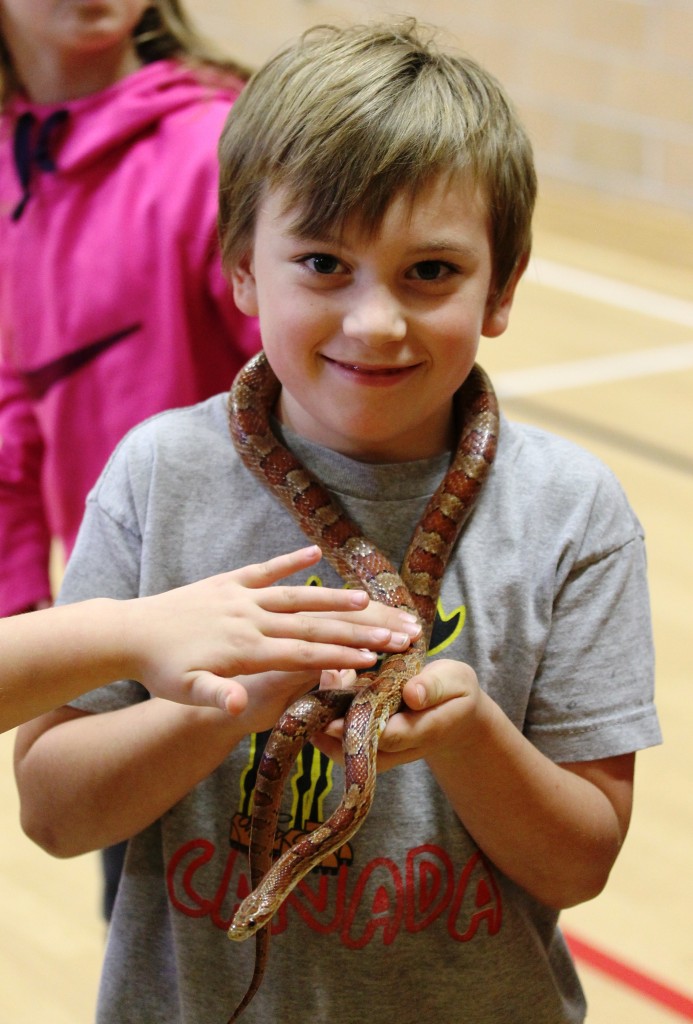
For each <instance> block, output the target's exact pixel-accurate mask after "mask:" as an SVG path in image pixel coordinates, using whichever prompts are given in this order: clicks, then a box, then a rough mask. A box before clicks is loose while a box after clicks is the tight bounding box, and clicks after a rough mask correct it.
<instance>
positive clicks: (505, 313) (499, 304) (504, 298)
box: [481, 252, 529, 338]
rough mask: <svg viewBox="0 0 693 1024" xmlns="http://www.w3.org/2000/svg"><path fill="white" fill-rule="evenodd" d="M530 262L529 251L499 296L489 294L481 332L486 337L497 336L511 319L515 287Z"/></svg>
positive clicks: (521, 259)
mask: <svg viewBox="0 0 693 1024" xmlns="http://www.w3.org/2000/svg"><path fill="white" fill-rule="evenodd" d="M528 263H529V253H528V252H526V253H524V254H523V256H522V257H521V258H520V260H519V262H518V264H517V266H516V267H515V269H514V270H513V272H512V276H511V278H510V280H509V281H508V283H507V285H506V286H505V289H504V291H503V293H502V295H500V296H499V297H496V296H493V295H491V296H489V301H488V305H487V307H486V313H485V315H484V323H483V326H482V328H481V333H482V334H483V336H484V337H485V338H497V337H498V335H499V334H502V333H503V331H504V330H505V329H506V327H507V326H508V321H509V319H510V310H511V309H512V305H513V299H514V298H515V289H516V288H517V286H518V284H519V283H520V278H521V277H522V275H523V274H524V272H525V270H526V269H527V264H528Z"/></svg>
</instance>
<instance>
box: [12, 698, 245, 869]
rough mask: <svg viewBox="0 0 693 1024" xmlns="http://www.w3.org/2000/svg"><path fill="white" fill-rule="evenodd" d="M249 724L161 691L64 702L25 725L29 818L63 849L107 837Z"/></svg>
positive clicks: (141, 819)
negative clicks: (86, 706) (115, 701)
mask: <svg viewBox="0 0 693 1024" xmlns="http://www.w3.org/2000/svg"><path fill="white" fill-rule="evenodd" d="M242 732H243V730H242V728H241V727H240V725H239V723H238V721H237V720H236V719H234V718H232V717H231V716H228V715H226V714H225V713H224V712H222V711H217V710H215V709H212V708H191V707H186V706H183V705H178V704H173V703H171V702H169V701H166V700H163V699H158V698H153V699H151V700H146V701H142V702H141V703H140V704H136V705H132V706H130V707H127V708H124V709H122V710H119V711H113V712H107V713H104V714H100V715H85V714H83V713H80V712H78V711H75V710H73V709H70V708H63V709H60V710H59V711H56V712H53V713H51V714H49V715H46V716H44V718H43V719H38V720H37V721H36V722H31V723H30V724H29V725H27V726H24V727H23V728H22V729H20V730H19V733H18V737H17V744H16V750H15V773H16V778H17V785H18V789H19V794H20V798H21V819H22V826H23V828H24V830H25V831H26V833H27V835H28V836H29V837H30V838H31V839H33V840H34V841H35V842H37V843H38V844H39V845H40V846H42V847H43V848H44V849H46V850H47V851H48V852H49V853H52V854H53V855H55V856H58V857H71V856H76V855H77V854H81V853H85V852H88V851H90V850H95V849H100V848H102V847H105V846H110V845H111V844H113V843H115V842H119V841H120V840H122V839H126V838H128V837H129V836H131V835H133V834H135V833H136V832H139V831H141V830H142V829H143V828H146V827H147V826H148V825H150V824H151V823H152V822H153V821H155V820H156V819H157V818H159V817H160V816H161V815H162V814H163V813H164V812H165V811H167V810H168V809H169V808H170V807H172V806H173V805H174V804H175V803H176V802H177V801H178V800H180V799H181V798H182V797H183V796H185V795H186V794H187V793H188V792H189V791H190V790H191V789H192V788H193V787H194V786H195V785H196V784H197V783H198V782H199V781H200V780H201V779H203V778H205V777H206V776H207V775H208V774H209V773H210V772H211V771H213V770H214V769H215V768H216V767H217V766H218V765H219V764H220V763H221V761H222V760H223V758H224V757H225V756H226V754H227V753H228V751H229V750H230V749H231V748H232V747H233V746H234V745H235V744H236V743H237V742H238V740H239V738H240V736H241V735H242Z"/></svg>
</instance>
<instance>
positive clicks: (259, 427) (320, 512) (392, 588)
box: [228, 353, 499, 1024]
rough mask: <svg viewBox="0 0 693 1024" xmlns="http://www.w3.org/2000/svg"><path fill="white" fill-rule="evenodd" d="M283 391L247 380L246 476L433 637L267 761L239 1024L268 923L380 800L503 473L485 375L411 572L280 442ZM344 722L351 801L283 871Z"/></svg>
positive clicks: (312, 708)
mask: <svg viewBox="0 0 693 1024" xmlns="http://www.w3.org/2000/svg"><path fill="white" fill-rule="evenodd" d="M279 391H280V384H279V382H278V381H277V379H276V377H275V376H274V373H273V372H272V370H271V368H270V366H269V364H268V363H267V360H266V358H265V356H264V354H262V353H260V354H259V355H257V356H255V357H254V358H253V359H252V360H251V361H250V362H249V363H248V364H247V365H246V366H245V367H244V368H243V369H242V370H241V372H240V373H239V374H238V376H237V378H236V380H235V382H234V384H233V387H232V389H231V392H230V395H229V402H228V414H229V427H230V430H231V436H232V439H233V442H234V445H235V447H236V449H237V451H238V453H239V455H240V457H241V459H242V461H243V462H244V463H245V464H246V466H247V467H248V468H249V469H250V470H251V472H253V473H254V474H255V476H256V477H257V478H258V479H259V480H260V481H261V482H262V483H263V485H264V486H265V487H267V488H269V490H270V491H271V492H272V493H273V495H274V496H275V497H276V498H277V499H278V500H279V502H280V503H281V504H282V505H283V506H284V507H285V508H286V509H287V510H288V511H289V513H290V514H291V516H292V517H293V518H294V519H295V520H296V521H297V522H298V524H299V526H300V527H301V529H302V530H303V532H304V533H305V535H306V536H307V537H308V539H309V540H310V541H312V542H313V543H316V544H319V545H320V547H321V548H322V550H323V553H324V556H325V558H326V559H327V560H328V561H329V562H330V564H331V565H332V566H333V568H334V569H335V570H336V571H337V572H338V573H339V575H340V576H341V577H342V579H343V580H344V582H345V583H347V584H349V585H353V586H358V587H361V588H363V589H365V590H366V591H367V592H368V594H369V595H370V597H371V599H372V600H374V601H380V602H382V603H384V604H388V605H394V606H397V607H401V608H405V609H407V610H408V611H412V612H414V613H415V614H416V615H417V616H418V617H419V619H420V621H421V624H422V627H423V628H422V633H421V635H420V636H419V638H418V639H417V640H416V641H415V642H414V643H412V645H411V646H410V647H409V649H408V650H407V651H406V652H404V653H402V654H391V655H389V656H388V657H386V658H385V660H384V661H383V662H382V664H381V665H380V667H379V668H376V669H374V670H372V671H370V672H366V673H363V674H361V676H360V677H359V686H358V687H357V688H355V689H353V690H322V691H312V692H310V693H308V694H306V695H305V696H304V697H302V698H300V699H299V700H298V701H296V702H295V703H294V704H292V705H291V707H289V708H288V709H287V711H286V712H285V713H284V714H283V715H282V717H281V718H280V720H279V722H278V723H277V724H276V725H275V727H274V729H273V731H272V733H271V735H270V738H269V740H268V742H267V746H266V747H265V751H264V753H263V755H262V760H261V762H260V766H259V769H258V773H257V780H256V784H255V791H254V796H253V819H252V828H251V841H250V874H251V885H252V891H251V892H250V894H249V895H248V896H247V897H246V899H245V900H244V901H243V902H242V903H241V905H240V907H239V908H238V910H237V911H236V914H235V916H234V918H233V921H232V923H231V927H230V928H229V932H228V934H229V938H231V939H234V940H236V941H242V940H244V939H246V938H249V937H250V936H251V935H253V934H255V935H256V955H255V969H254V973H253V978H252V980H251V983H250V986H249V988H248V990H247V992H246V994H245V996H244V997H243V999H242V1001H241V1002H240V1004H239V1005H238V1007H237V1008H236V1010H235V1011H234V1013H233V1015H232V1016H231V1018H230V1019H229V1024H232V1022H234V1021H236V1020H237V1019H238V1017H239V1016H240V1015H241V1013H242V1012H243V1011H244V1009H245V1008H246V1007H247V1005H248V1004H249V1002H250V1001H251V999H252V998H253V996H254V994H255V993H256V992H257V990H258V988H259V987H260V984H261V982H262V978H263V975H264V970H265V966H266V962H267V957H268V946H269V934H270V932H269V922H270V920H271V918H272V916H273V915H274V913H275V912H276V910H277V909H278V908H279V906H280V905H281V904H282V902H283V901H284V899H285V898H286V896H287V895H288V894H289V892H290V891H291V890H292V889H293V888H294V886H295V885H297V884H298V882H299V881H300V880H301V879H302V878H303V877H304V876H305V875H306V874H307V873H308V872H309V871H310V870H312V868H313V867H315V866H316V865H317V864H319V863H320V862H321V861H322V860H324V858H325V857H327V856H328V855H329V854H331V853H333V852H334V851H336V850H338V849H339V848H340V847H341V846H342V845H343V844H344V843H346V842H347V841H348V840H349V839H350V838H351V837H352V836H353V835H354V834H355V833H356V832H357V831H358V829H359V827H360V826H361V824H362V822H363V820H364V818H365V817H366V815H367V814H368V811H369V810H370V807H371V804H372V800H373V795H374V791H375V780H376V769H375V759H376V755H377V749H378V740H379V737H380V735H381V733H382V731H383V729H384V728H385V726H386V725H387V722H388V721H389V719H390V717H391V715H393V714H394V713H395V712H396V711H397V710H398V709H399V707H400V705H401V699H402V698H401V695H402V688H403V686H404V683H405V682H406V681H407V679H410V678H411V677H412V676H414V675H416V674H417V673H418V672H420V671H421V669H422V668H423V665H424V662H425V658H426V651H427V648H428V643H429V639H430V635H431V630H432V628H433V622H434V619H435V614H436V607H437V601H438V594H439V590H440V585H441V581H442V576H443V572H444V570H445V565H446V563H447V560H448V558H449V556H450V553H451V551H452V548H453V546H454V544H455V542H456V540H457V538H458V536H459V533H460V530H461V529H462V526H463V524H464V522H465V521H466V519H467V517H468V516H469V513H470V512H471V509H472V507H473V505H474V503H475V501H476V498H477V496H478V493H479V491H480V489H481V486H482V484H483V482H484V480H485V478H486V475H487V473H488V471H489V469H490V466H491V464H492V462H493V459H494V456H495V452H496V444H497V439H498V429H499V420H498V406H497V402H496V396H495V393H494V391H493V387H492V385H491V382H490V381H489V379H488V377H487V376H486V374H485V373H484V371H483V370H482V369H481V367H479V366H477V365H475V366H474V367H473V369H472V371H471V372H470V374H469V376H468V377H467V379H466V381H465V382H464V384H463V385H462V387H461V388H460V390H459V391H458V392H457V395H456V396H455V410H456V413H457V416H458V423H459V424H460V425H461V426H460V432H459V441H458V447H457V450H456V451H455V453H454V456H453V459H452V462H451V464H450V467H449V469H448V472H447V473H446V475H445V477H444V479H443V480H442V482H441V483H440V485H439V487H438V488H437V490H436V492H435V494H434V495H433V496H432V497H431V499H430V501H429V503H428V505H427V507H426V510H425V512H424V514H423V516H422V518H421V520H420V522H419V524H418V525H417V527H416V529H415V531H414V534H413V537H412V539H411V541H410V544H409V547H408V548H407V551H406V554H405V556H404V560H403V563H402V568H401V571H400V573H397V571H396V569H395V568H394V566H393V565H392V564H391V562H390V561H389V560H388V559H387V558H386V557H385V555H383V554H382V553H381V552H380V551H379V550H378V549H377V548H376V547H375V545H373V544H372V543H371V542H370V541H369V540H368V539H367V538H365V537H364V536H363V535H362V533H361V531H360V529H359V528H358V526H356V525H355V524H354V523H353V522H351V521H350V520H349V518H348V517H347V516H346V514H345V513H344V511H343V510H342V508H341V507H340V506H339V504H338V502H337V501H336V499H334V498H333V497H332V496H331V495H330V494H329V492H328V491H327V490H326V489H325V488H324V487H323V485H322V484H321V483H320V481H319V480H318V479H317V478H316V477H314V476H313V475H312V474H311V473H310V472H309V471H308V470H306V469H305V467H303V466H302V465H301V463H300V462H299V461H298V460H297V459H296V457H295V456H294V455H293V454H292V453H291V452H290V451H289V450H288V449H287V448H286V447H285V446H284V445H283V444H282V443H281V442H280V441H279V440H278V439H277V438H276V436H275V435H274V434H273V432H272V429H271V424H270V414H271V412H272V409H273V407H274V405H275V403H276V400H277V398H278V395H279ZM342 716H345V723H344V740H343V749H344V779H345V788H344V795H343V797H342V800H341V803H340V805H339V807H338V808H337V810H336V811H335V812H334V813H333V814H332V816H331V817H330V818H329V819H328V820H327V821H325V822H324V823H323V824H322V825H320V826H319V827H318V828H316V829H315V831H313V832H309V833H307V834H305V835H303V836H301V837H300V838H299V839H298V840H297V841H296V842H294V844H293V845H292V846H291V847H290V848H289V849H288V850H286V851H285V852H284V853H283V854H282V856H281V857H280V858H279V859H278V860H276V861H275V862H274V863H272V860H273V858H272V848H273V844H274V837H275V832H276V826H277V819H278V814H279V804H280V801H281V795H282V790H283V787H284V783H285V782H286V780H287V778H288V776H289V773H290V771H291V767H292V765H293V763H294V761H295V760H296V758H297V756H298V754H299V753H300V750H301V748H302V746H303V745H304V744H305V743H306V742H307V741H308V740H309V739H310V736H311V735H313V734H315V733H318V732H320V731H322V730H323V729H324V728H325V727H326V725H327V724H328V723H329V722H330V721H332V720H333V719H335V718H338V717H342Z"/></svg>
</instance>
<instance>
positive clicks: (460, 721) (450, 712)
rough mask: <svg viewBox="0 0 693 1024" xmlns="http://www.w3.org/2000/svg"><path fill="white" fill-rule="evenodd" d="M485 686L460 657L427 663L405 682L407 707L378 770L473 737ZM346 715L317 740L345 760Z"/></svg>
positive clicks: (439, 754)
mask: <svg viewBox="0 0 693 1024" xmlns="http://www.w3.org/2000/svg"><path fill="white" fill-rule="evenodd" d="M480 693H481V690H480V687H479V682H478V680H477V677H476V673H475V672H474V670H473V669H472V668H470V666H469V665H466V664H464V663H463V662H460V661H450V660H442V659H441V660H440V661H432V662H430V663H429V664H428V665H426V666H425V667H424V669H423V671H422V672H420V673H419V675H417V676H414V677H413V678H412V679H409V680H408V682H407V683H406V684H405V686H404V690H403V698H404V703H405V705H406V707H405V708H404V709H403V710H402V711H399V712H398V713H397V714H395V715H393V716H392V718H391V719H390V721H389V722H388V724H387V726H386V728H385V731H384V732H383V734H382V736H381V737H380V742H379V744H378V771H379V772H384V771H388V769H390V768H394V767H395V766H396V765H399V764H406V763H407V762H409V761H418V760H419V759H421V758H423V759H427V758H428V757H429V756H431V755H433V754H434V755H435V757H436V759H440V758H445V757H446V756H450V757H451V758H454V756H455V752H459V749H460V746H461V745H463V744H465V743H467V742H469V740H470V738H471V736H472V734H473V731H474V725H475V722H476V720H477V713H478V711H479V696H480ZM343 730H344V721H343V720H342V719H339V720H338V721H335V722H332V723H331V724H330V725H329V726H328V727H327V729H326V730H325V732H324V733H322V734H320V735H319V736H316V737H315V738H313V739H312V740H311V742H312V743H313V744H314V745H315V746H316V747H317V748H318V749H319V750H321V751H322V752H323V753H324V754H327V755H328V757H331V758H332V759H333V760H335V761H339V762H341V763H343V762H344V757H343V755H342V736H343Z"/></svg>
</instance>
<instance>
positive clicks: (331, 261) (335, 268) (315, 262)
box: [303, 252, 344, 274]
mask: <svg viewBox="0 0 693 1024" xmlns="http://www.w3.org/2000/svg"><path fill="white" fill-rule="evenodd" d="M303 263H305V264H306V266H308V267H310V269H311V270H314V271H315V273H316V274H338V273H341V271H342V270H343V269H344V268H343V265H342V263H341V262H340V260H338V259H337V257H336V256H330V255H329V254H328V253H323V252H316V253H312V254H311V255H310V256H306V257H305V258H304V260H303Z"/></svg>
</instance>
